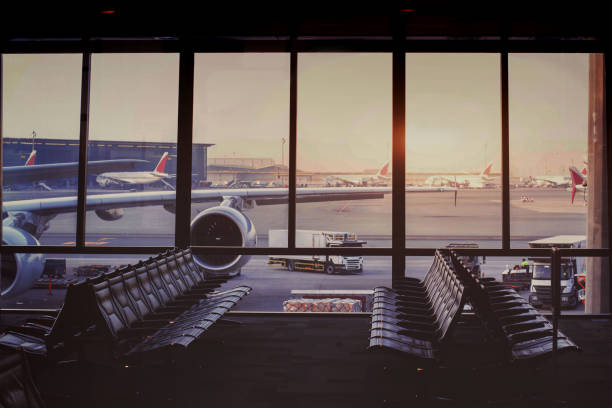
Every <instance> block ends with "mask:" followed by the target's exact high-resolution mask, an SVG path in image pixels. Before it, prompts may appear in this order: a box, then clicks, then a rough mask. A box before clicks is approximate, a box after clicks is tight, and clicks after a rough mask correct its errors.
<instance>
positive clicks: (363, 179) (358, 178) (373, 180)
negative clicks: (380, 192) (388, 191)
mask: <svg viewBox="0 0 612 408" xmlns="http://www.w3.org/2000/svg"><path fill="white" fill-rule="evenodd" d="M389 183H391V175H390V173H389V161H388V160H387V161H386V162H385V164H383V166H382V167H381V168H380V169H379V170H378V172H376V174H375V175H363V174H337V175H331V176H327V177H325V184H326V185H327V186H328V187H332V186H335V187H341V186H347V187H358V186H386V185H388V184H389Z"/></svg>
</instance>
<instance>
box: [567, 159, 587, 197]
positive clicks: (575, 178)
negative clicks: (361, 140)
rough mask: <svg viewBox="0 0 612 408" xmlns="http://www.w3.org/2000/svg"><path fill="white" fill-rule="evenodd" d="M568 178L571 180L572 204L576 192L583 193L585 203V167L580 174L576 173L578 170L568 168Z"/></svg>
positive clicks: (571, 167)
mask: <svg viewBox="0 0 612 408" xmlns="http://www.w3.org/2000/svg"><path fill="white" fill-rule="evenodd" d="M569 172H570V177H571V179H572V189H571V192H572V204H574V197H575V196H576V191H578V190H581V191H584V192H585V201H586V188H587V178H586V173H587V171H586V167H585V168H584V169H583V170H582V172H580V171H578V169H577V168H576V167H574V166H570V168H569Z"/></svg>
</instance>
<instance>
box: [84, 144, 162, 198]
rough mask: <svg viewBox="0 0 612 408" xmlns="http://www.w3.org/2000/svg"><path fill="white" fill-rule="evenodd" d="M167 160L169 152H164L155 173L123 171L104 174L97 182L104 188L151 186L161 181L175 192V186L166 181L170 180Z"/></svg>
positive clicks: (98, 177)
mask: <svg viewBox="0 0 612 408" xmlns="http://www.w3.org/2000/svg"><path fill="white" fill-rule="evenodd" d="M167 160H168V152H164V154H163V155H162V157H161V159H160V160H159V162H158V163H157V166H155V169H154V170H153V171H122V172H108V173H102V174H99V175H98V176H97V177H96V182H97V183H98V184H99V185H100V186H102V187H112V186H125V185H128V186H132V185H142V184H151V183H155V182H156V181H161V182H162V183H164V184H165V185H167V186H168V187H170V188H171V189H173V190H174V186H172V185H171V184H170V183H167V182H166V181H165V180H164V179H167V178H170V176H169V175H168V174H166V173H164V169H165V168H166V161H167Z"/></svg>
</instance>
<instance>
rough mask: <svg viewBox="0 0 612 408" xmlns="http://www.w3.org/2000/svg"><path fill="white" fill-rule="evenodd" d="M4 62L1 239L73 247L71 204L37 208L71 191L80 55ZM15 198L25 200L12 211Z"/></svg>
mask: <svg viewBox="0 0 612 408" xmlns="http://www.w3.org/2000/svg"><path fill="white" fill-rule="evenodd" d="M2 61H3V77H2V98H3V104H2V106H3V112H2V113H3V115H2V135H3V140H2V143H3V150H2V154H3V157H2V160H3V161H2V163H3V169H2V170H3V180H2V184H3V186H2V188H3V192H2V198H3V203H2V204H3V211H7V215H8V216H9V217H8V219H4V221H3V243H6V244H12V245H36V244H37V240H38V241H40V242H41V243H43V244H48V245H63V244H67V245H74V240H75V232H76V213H75V209H74V208H71V207H68V208H65V209H62V210H56V211H54V212H53V213H49V212H45V213H42V212H41V211H40V210H41V209H48V208H50V207H51V206H52V205H53V198H54V197H75V196H76V190H77V177H76V176H77V174H78V163H77V162H78V158H79V124H80V120H79V113H80V107H81V65H82V56H81V55H80V54H71V55H59V54H58V55H23V54H21V55H11V54H4V55H3V56H2ZM17 200H26V201H24V202H21V203H20V204H19V208H17V207H16V205H17V203H15V201H17ZM3 218H4V217H3Z"/></svg>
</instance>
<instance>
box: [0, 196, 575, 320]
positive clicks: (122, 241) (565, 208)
mask: <svg viewBox="0 0 612 408" xmlns="http://www.w3.org/2000/svg"><path fill="white" fill-rule="evenodd" d="M35 193H37V194H47V193H43V192H35ZM21 194H23V193H21ZM31 194H34V193H31ZM54 194H56V193H54ZM522 195H529V196H530V197H532V198H533V202H529V203H523V202H521V201H520V197H521V196H522ZM5 198H7V199H8V198H9V197H5ZM500 199H501V191H500V190H496V189H490V190H460V191H459V193H458V200H457V205H456V206H455V205H454V199H453V194H452V193H410V194H407V195H406V207H407V217H406V231H407V240H406V246H407V247H418V248H437V247H441V246H445V245H447V244H448V243H449V242H475V243H477V244H478V245H479V246H480V247H482V248H499V247H500V246H501V237H500V234H501V201H500ZM212 205H213V204H206V205H202V204H197V205H194V206H193V211H192V215H194V216H195V214H197V212H198V211H201V210H202V209H204V208H208V207H211V206H212ZM245 214H246V215H248V217H249V218H250V219H251V220H252V221H253V223H254V225H255V227H256V230H257V231H258V244H257V245H258V246H260V247H267V246H268V241H267V231H268V230H270V229H283V228H286V226H287V217H286V216H287V205H284V204H280V205H271V206H260V207H256V208H254V209H252V210H245ZM49 225H50V228H49V229H48V230H47V231H46V232H45V233H44V234H43V236H42V238H41V240H40V241H41V243H42V244H48V245H74V240H75V236H74V230H75V226H76V216H75V214H62V215H59V216H57V217H55V218H54V219H52V220H51V221H50V223H49ZM297 226H298V229H314V230H334V231H347V232H356V233H357V234H358V236H359V238H360V239H364V240H366V241H367V244H366V246H367V247H390V246H391V236H390V235H391V195H387V196H385V198H384V199H373V200H363V201H341V202H318V203H299V204H298V205H297ZM169 231H171V232H169ZM173 231H174V215H173V214H172V213H170V212H168V211H166V210H164V209H163V208H162V207H161V206H150V207H142V208H127V209H125V214H124V216H123V218H121V219H120V220H118V221H110V222H109V221H103V220H101V219H100V218H98V217H97V216H96V215H95V213H93V212H89V213H88V215H87V220H86V241H87V245H91V246H103V247H112V246H121V247H123V246H129V245H138V246H148V245H150V246H172V245H173V244H174V235H173ZM511 232H512V241H511V245H512V247H513V248H526V247H528V242H529V241H530V240H533V239H538V238H543V237H547V236H552V235H557V234H572V235H574V234H585V233H586V206H585V205H584V204H583V203H582V202H580V201H578V200H577V201H576V203H574V204H573V205H572V204H571V203H570V201H569V193H568V192H567V191H565V190H564V189H519V190H512V191H511ZM47 257H48V258H58V257H59V256H58V255H53V254H48V255H47ZM146 257H147V256H146V255H140V256H139V255H138V254H134V255H107V256H102V255H83V254H75V255H67V256H66V259H67V275H68V276H67V277H72V276H71V274H72V273H73V272H72V271H73V269H74V268H75V267H77V266H81V265H104V264H108V265H111V266H119V265H121V264H127V263H135V262H137V261H138V259H142V258H146ZM267 260H268V257H267V256H254V257H252V258H251V260H250V262H249V263H248V264H247V265H246V266H245V267H243V268H242V270H241V274H240V276H238V277H236V278H235V279H233V280H232V281H231V282H230V283H231V284H232V285H235V284H244V285H249V286H251V287H253V289H254V290H253V292H252V294H251V295H250V296H248V297H247V298H245V299H244V300H243V301H242V302H241V303H240V304H239V305H238V307H237V309H236V310H241V311H282V302H283V301H284V300H287V299H288V298H289V297H290V293H291V290H313V289H346V290H354V289H360V290H361V289H372V288H373V287H375V286H388V285H390V281H391V258H390V257H366V258H365V260H364V271H363V273H362V274H359V275H326V274H323V273H314V272H288V271H287V270H285V269H284V268H279V267H275V266H271V265H268V263H267ZM518 262H520V259H513V258H508V257H488V258H487V263H486V264H485V265H484V266H483V270H484V272H485V274H486V276H491V277H496V278H498V279H501V272H502V271H503V270H504V269H506V268H507V267H508V266H510V267H511V266H513V265H514V264H516V263H518ZM430 263H431V259H430V258H429V257H408V258H407V261H406V276H412V277H416V278H422V277H423V276H424V275H425V273H426V272H427V269H428V267H429V265H430ZM64 292H65V291H64V290H62V289H53V288H52V292H51V293H52V294H51V295H49V291H48V288H45V289H33V290H31V291H30V292H28V293H26V294H24V295H23V296H21V297H19V298H16V299H10V300H7V299H3V300H2V307H3V308H26V307H33V308H57V307H60V305H61V303H62V299H63V293H64ZM525 295H526V294H525ZM583 310H584V308H583V307H582V305H580V306H579V307H578V308H577V309H576V310H575V311H572V310H566V311H564V313H582V311H583Z"/></svg>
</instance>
